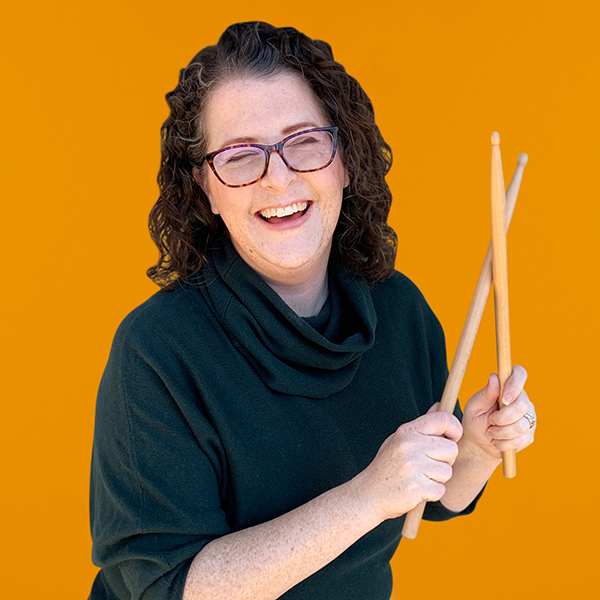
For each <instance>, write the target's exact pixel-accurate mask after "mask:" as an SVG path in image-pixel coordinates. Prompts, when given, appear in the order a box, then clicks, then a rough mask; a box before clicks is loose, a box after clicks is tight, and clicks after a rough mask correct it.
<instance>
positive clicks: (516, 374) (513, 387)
mask: <svg viewBox="0 0 600 600" xmlns="http://www.w3.org/2000/svg"><path fill="white" fill-rule="evenodd" d="M525 381H527V371H526V370H525V369H524V368H523V367H522V366H520V365H514V366H513V368H512V374H511V376H510V377H509V378H508V379H507V380H506V384H505V385H504V393H503V395H502V403H503V404H510V403H511V402H513V401H514V400H515V399H516V398H518V396H519V394H520V393H521V392H522V391H523V387H524V386H525Z"/></svg>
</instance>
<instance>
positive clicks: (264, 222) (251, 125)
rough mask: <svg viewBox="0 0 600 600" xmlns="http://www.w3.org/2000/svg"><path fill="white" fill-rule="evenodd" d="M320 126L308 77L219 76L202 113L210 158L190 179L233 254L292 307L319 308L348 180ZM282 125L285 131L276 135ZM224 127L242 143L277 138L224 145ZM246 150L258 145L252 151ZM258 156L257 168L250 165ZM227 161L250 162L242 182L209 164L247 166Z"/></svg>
mask: <svg viewBox="0 0 600 600" xmlns="http://www.w3.org/2000/svg"><path fill="white" fill-rule="evenodd" d="M329 125H330V124H329V123H327V118H326V117H325V115H324V114H323V111H322V109H321V106H320V104H319V102H318V100H317V98H316V97H315V94H314V92H313V91H312V90H311V89H310V87H309V86H308V84H307V83H306V82H305V81H304V80H303V79H302V78H301V77H300V76H298V75H296V74H292V73H285V72H284V73H279V74H276V75H270V76H268V77H262V78H260V79H259V78H256V77H254V78H243V79H242V78H237V79H233V80H231V81H228V82H226V83H224V84H222V85H220V86H219V87H217V88H216V89H215V90H213V92H212V93H211V95H210V99H209V101H208V104H207V107H206V111H205V115H204V120H203V126H204V127H205V128H206V131H207V132H208V136H207V145H208V148H209V149H211V150H212V149H215V150H213V151H212V152H210V153H209V155H208V156H212V160H213V165H215V162H216V165H218V166H216V168H214V169H213V170H211V169H209V168H208V167H207V166H205V168H204V169H203V170H202V171H199V172H197V173H196V180H197V181H198V183H199V184H200V186H201V187H202V190H203V191H204V193H205V194H206V196H207V198H208V200H209V203H210V207H211V210H212V212H213V213H214V214H216V215H220V216H221V218H222V219H223V222H224V223H225V226H226V228H227V231H228V233H229V236H230V238H231V241H232V243H233V246H234V248H235V249H236V251H237V252H238V254H239V255H240V256H241V257H242V258H243V259H244V261H245V262H246V263H248V264H249V265H250V266H251V267H252V268H253V269H254V270H255V271H257V272H258V273H259V274H260V275H261V276H262V277H263V279H265V280H266V281H267V282H269V284H270V285H271V287H273V288H274V289H275V290H276V291H277V292H278V293H279V295H280V296H281V297H282V298H283V299H284V301H286V302H287V304H288V305H289V306H291V307H292V308H293V309H294V310H295V311H296V312H297V313H298V314H299V315H301V316H313V315H316V314H318V313H319V311H320V310H321V308H322V306H323V304H324V302H325V299H326V298H327V293H326V290H327V277H326V275H327V263H328V261H329V255H330V251H331V244H332V240H333V233H334V231H335V228H336V225H337V222H338V218H339V214H340V209H341V206H342V197H343V190H344V187H347V186H348V184H349V181H348V175H347V173H346V171H345V169H344V167H343V165H342V160H341V157H340V153H339V152H338V153H336V152H335V144H334V143H333V141H334V138H333V136H332V134H331V133H330V132H329V131H324V130H322V128H325V127H328V126H329ZM307 127H311V129H309V130H307V129H306V128H307ZM302 131H304V132H305V133H303V134H302V135H297V134H298V133H300V132H302ZM288 132H293V133H292V134H291V135H290V136H288V137H286V138H285V139H284V140H282V141H281V142H279V139H280V138H281V137H282V136H283V135H284V134H286V133H288ZM232 133H234V135H235V138H236V139H237V140H244V141H246V142H250V141H252V142H257V143H258V142H262V143H266V144H273V143H275V142H277V143H276V146H277V145H279V144H281V150H280V151H279V152H272V153H271V152H265V151H264V150H261V149H260V148H253V147H251V146H250V147H248V146H246V147H242V148H237V149H236V148H229V149H227V146H229V144H227V143H226V142H227V139H228V137H229V136H230V135H231V134H232ZM223 146H225V147H226V148H225V149H224V150H218V148H223ZM255 149H256V150H258V153H257V152H251V151H252V150H255ZM234 153H235V154H234ZM224 154H225V155H227V156H226V157H224V158H221V157H222V156H223V155H224ZM257 156H258V158H259V160H258V163H259V165H258V166H259V168H258V170H257V169H256V168H254V170H252V169H253V164H254V165H255V164H256V162H257V158H256V157H257ZM236 157H237V158H236ZM250 157H252V158H250ZM232 160H237V163H239V162H242V163H243V164H245V165H247V163H248V162H250V174H249V175H248V176H247V177H246V179H249V182H250V184H247V185H243V186H241V187H237V186H236V187H230V186H229V185H228V184H226V183H225V184H224V181H222V180H220V179H219V178H217V174H218V173H221V174H222V177H228V176H229V177H232V178H235V177H240V176H243V175H244V172H246V169H248V167H247V166H246V167H245V168H241V167H238V166H237V164H236V163H234V166H231V165H230V162H231V161H232ZM267 160H268V162H267ZM224 161H229V162H224ZM295 162H298V169H296V168H293V166H292V165H294V163H295ZM205 165H206V163H205ZM261 165H263V166H261ZM311 165H313V166H312V168H311ZM265 167H266V170H265ZM304 167H305V168H304ZM299 169H301V171H300V170H299ZM240 170H241V171H242V174H241V175H240V174H239V171H240ZM251 184H254V185H251ZM299 204H300V205H301V206H304V207H305V208H304V209H303V210H302V211H300V210H299V207H298V205H299ZM294 206H295V207H296V208H295V209H294ZM267 214H268V215H269V217H267ZM286 214H287V215H288V217H287V218H286V216H285V215H286ZM293 215H297V216H295V217H294V216H293ZM290 217H291V218H290Z"/></svg>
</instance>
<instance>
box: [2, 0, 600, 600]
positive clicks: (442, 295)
mask: <svg viewBox="0 0 600 600" xmlns="http://www.w3.org/2000/svg"><path fill="white" fill-rule="evenodd" d="M251 4H252V3H249V2H247V1H244V2H241V1H239V0H229V1H224V2H216V1H201V2H192V1H177V0H173V1H171V2H168V3H167V2H160V3H159V2H154V1H152V0H145V1H143V2H142V1H141V0H140V1H137V0H136V1H133V0H119V1H116V0H104V1H103V2H101V3H100V2H95V3H80V2H75V1H73V0H56V1H54V2H29V1H23V2H20V3H11V5H10V6H7V7H5V8H4V9H3V22H2V24H1V25H0V27H1V30H0V34H1V35H0V43H1V44H2V74H1V80H0V81H1V85H2V90H3V91H2V97H1V100H0V101H1V103H2V113H1V114H2V121H3V124H2V150H1V152H2V160H1V161H0V168H1V169H2V173H3V178H2V201H1V207H2V215H3V216H2V235H1V239H2V244H3V250H2V262H3V264H4V267H3V268H4V269H5V271H6V272H5V274H4V276H3V280H4V290H3V293H2V302H3V307H2V315H3V317H4V319H3V321H4V323H3V326H2V329H3V343H2V352H3V357H2V368H3V371H4V374H3V376H2V382H3V383H2V388H3V394H2V396H3V398H2V413H3V416H2V421H1V422H2V427H3V433H2V445H3V451H2V458H3V461H4V466H3V467H2V495H1V497H0V502H1V513H0V514H1V515H2V521H3V524H2V536H1V537H2V546H3V547H2V558H1V560H0V564H1V565H2V569H3V571H4V573H3V576H2V597H3V598H7V599H9V598H10V599H11V600H13V599H14V600H20V599H34V598H35V599H42V600H46V599H48V600H49V599H61V600H70V599H76V598H86V597H87V594H88V593H89V588H90V585H91V582H92V579H93V577H94V574H95V572H96V570H97V569H96V568H95V567H94V566H93V565H92V564H91V560H90V550H91V541H90V535H89V529H88V513H87V509H88V478H89V463H90V454H91V443H92V432H93V418H94V405H95V396H96V391H97V387H98V383H99V381H100V377H101V374H102V371H103V369H104V366H105V364H106V360H107V357H108V352H109V348H110V344H111V341H112V338H113V335H114V332H115V330H116V328H117V326H118V324H119V323H120V321H121V320H122V319H123V317H124V316H125V315H126V314H127V313H128V312H129V311H131V310H132V309H133V308H134V307H135V306H137V305H138V304H140V303H141V302H143V301H144V300H145V299H146V298H147V297H148V296H150V295H151V294H153V293H154V292H155V291H156V290H157V288H156V286H155V285H154V284H153V283H152V282H151V281H150V280H149V279H147V278H146V276H145V271H146V269H147V268H148V267H149V266H150V265H152V264H153V263H154V262H155V261H156V258H157V251H156V248H155V247H154V246H153V244H152V242H151V240H150V237H149V235H148V232H147V216H148V212H149V210H150V208H151V206H152V204H153V203H154V201H155V199H156V196H157V186H156V174H157V170H158V165H159V128H160V125H161V123H162V122H163V120H164V119H165V118H166V116H167V106H166V103H165V101H164V95H165V93H166V92H167V91H169V90H171V89H172V88H173V87H175V85H176V82H177V76H178V71H179V69H180V68H181V67H183V66H184V65H185V64H187V62H188V61H189V59H190V58H191V57H192V56H193V55H194V54H195V53H196V52H197V51H198V50H199V49H200V48H202V47H204V46H205V45H208V44H212V43H215V42H216V41H217V39H218V36H219V34H220V33H221V32H222V31H223V30H224V29H225V27H226V26H227V25H229V24H230V23H232V22H235V21H245V20H256V19H261V20H265V21H268V22H271V23H273V24H275V25H279V26H284V25H292V26H295V27H297V28H298V29H300V30H301V31H303V32H305V33H307V34H308V35H310V36H311V37H315V38H320V39H324V40H327V41H328V42H330V43H331V45H332V47H333V49H334V53H335V56H336V58H337V59H338V60H339V61H340V62H342V64H344V65H345V66H346V68H347V70H348V71H349V72H350V73H351V74H352V75H354V76H355V77H356V78H357V79H358V80H359V81H360V82H361V83H362V85H363V87H364V89H365V90H366V91H367V93H368V95H369V96H370V97H371V99H372V100H373V103H374V105H375V109H376V117H377V122H378V124H379V126H380V128H381V130H382V132H383V134H384V136H385V137H386V139H387V140H388V142H389V143H390V144H391V146H392V148H393V151H394V166H393V168H392V171H391V173H390V175H389V184H390V186H391V188H392V191H393V193H394V198H395V200H394V206H393V210H392V215H391V223H392V225H393V226H394V227H395V229H396V231H397V233H398V238H399V248H398V260H397V268H398V269H399V270H401V271H403V272H405V273H406V274H407V275H408V276H409V277H411V278H412V279H413V280H414V281H415V282H416V283H417V284H418V285H419V287H420V288H421V290H422V291H423V293H424V294H425V296H426V298H427V299H428V301H429V303H430V304H431V306H432V307H433V309H434V310H435V312H436V313H437V315H438V317H439V318H440V320H441V322H442V324H443V325H444V328H445V331H446V336H447V344H448V354H449V358H450V359H451V358H452V355H453V353H454V350H455V348H456V344H457V342H458V337H459V335H460V331H461V328H462V325H463V322H464V319H465V316H466V312H467V308H468V305H469V302H470V299H471V295H472V293H473V290H474V287H475V283H476V280H477V276H478V274H479V269H480V266H481V263H482V260H483V257H484V254H485V250H486V248H487V244H488V241H489V237H490V222H489V219H490V217H489V185H490V184H489V170H490V166H489V165H490V134H491V133H492V131H494V130H497V131H499V132H500V135H501V138H502V145H501V149H502V157H503V162H504V173H505V178H506V183H508V181H509V179H510V176H511V175H512V172H513V169H514V166H515V164H516V160H517V156H518V155H519V153H521V152H526V153H527V154H528V155H529V164H528V166H527V168H526V170H525V175H524V178H523V184H522V187H521V192H520V195H519V200H518V202H517V208H516V211H515V216H514V219H513V225H512V226H511V231H510V235H509V239H508V247H509V285H510V302H511V305H510V309H511V327H512V353H513V362H514V363H518V364H522V365H524V366H525V367H526V368H527V370H528V371H529V374H530V378H529V381H528V385H527V389H528V392H529V395H530V397H531V398H532V399H533V400H534V402H535V403H536V406H537V411H538V416H539V427H538V433H537V436H536V443H535V444H534V445H533V446H532V447H531V448H529V449H528V450H527V451H525V452H523V453H520V454H519V455H518V457H517V468H518V476H517V477H516V478H515V479H514V480H511V481H509V480H506V479H503V478H502V476H501V474H500V473H496V474H495V475H494V476H493V478H492V480H491V482H490V484H489V486H488V489H487V491H486V494H485V496H484V498H483V500H482V502H481V503H480V505H479V507H478V509H477V511H476V512H475V513H474V514H473V515H472V516H470V517H468V518H464V519H456V520H453V521H451V522H448V523H441V524H430V523H424V524H423V525H422V527H421V531H420V533H419V536H418V538H417V539H416V540H415V541H407V540H405V541H403V542H402V543H401V545H400V548H399V550H398V552H397V553H396V556H395V558H394V560H393V570H394V574H395V587H394V598H397V599H398V598H401V599H403V600H417V599H423V598H425V599H426V598H445V599H448V600H451V599H461V600H468V599H476V598H477V599H479V598H481V597H484V598H486V600H495V599H501V598H502V599H503V598H507V597H510V598H516V599H520V598H542V597H544V598H561V597H564V596H565V595H569V596H570V597H576V598H591V597H597V596H595V594H597V593H598V590H599V586H598V575H597V566H598V551H597V549H596V543H597V539H598V536H599V535H600V530H599V529H600V528H599V520H598V513H599V511H598V507H597V502H598V500H597V492H598V483H597V481H598V477H597V473H598V458H597V448H598V442H597V438H598V425H597V421H596V416H597V409H595V408H594V406H596V403H597V401H598V400H597V398H596V394H597V389H596V385H597V379H598V378H597V374H598V359H599V353H598V350H597V348H598V337H599V335H598V334H599V333H600V332H599V331H598V300H597V292H598V283H597V276H598V259H599V252H598V216H599V212H600V211H599V207H598V204H599V191H600V190H599V185H598V163H599V159H600V153H599V151H598V148H599V140H600V135H599V134H600V131H599V129H600V117H599V106H600V103H599V100H600V94H599V87H600V84H599V81H600V52H599V48H600V44H599V43H598V31H599V29H600V10H599V4H598V2H596V1H594V2H579V1H577V0H575V1H571V2H563V1H560V2H559V1H556V0H546V1H541V0H538V1H533V2H528V1H527V0H507V1H504V2H496V3H491V2H489V3H488V2H475V1H474V0H473V1H467V0H455V1H453V2H445V1H437V2H431V1H422V2H408V1H407V2H404V1H399V2H381V1H378V0H372V1H370V2H363V1H361V2H357V1H354V0H348V1H344V2H342V1H339V0H333V1H325V0H320V1H318V2H316V1H314V0H304V1H303V2H298V3H289V2H272V3H269V5H270V8H260V9H259V8H252V7H251V6H250V5H251ZM257 6H258V4H257ZM492 307H493V306H492V299H491V298H490V301H489V306H488V308H487V310H486V314H485V316H484V320H483V322H482V325H481V328H480V332H479V336H478V338H477V341H476V344H475V348H474V350H473V354H472V358H471V361H470V364H469V369H468V371H467V375H466V378H465V381H464V383H463V388H462V391H461V398H462V399H463V400H466V399H467V398H468V397H469V396H470V395H471V394H472V393H473V392H474V391H476V390H477V389H479V388H480V387H482V386H483V385H484V384H485V382H486V380H487V377H488V375H489V373H490V372H492V371H494V370H495V343H494V327H493V310H492ZM365 600H368V599H365Z"/></svg>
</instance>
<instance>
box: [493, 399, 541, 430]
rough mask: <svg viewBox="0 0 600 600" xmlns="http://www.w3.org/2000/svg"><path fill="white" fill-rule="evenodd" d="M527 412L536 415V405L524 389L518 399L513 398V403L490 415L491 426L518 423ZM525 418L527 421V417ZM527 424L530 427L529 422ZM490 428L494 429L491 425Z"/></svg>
mask: <svg viewBox="0 0 600 600" xmlns="http://www.w3.org/2000/svg"><path fill="white" fill-rule="evenodd" d="M526 413H530V414H532V415H533V416H535V407H534V406H533V404H532V402H531V401H530V400H529V397H528V396H527V392H526V391H525V390H523V391H521V393H520V394H519V397H518V398H517V399H516V400H513V402H512V403H511V404H509V405H508V406H503V407H502V408H500V409H499V410H497V411H495V412H493V413H492V414H491V415H490V416H489V419H488V422H489V423H490V425H491V426H497V427H505V426H507V425H512V424H516V423H517V422H518V421H520V420H522V419H523V417H524V416H525V414H526ZM524 420H525V422H527V419H524ZM527 426H528V427H529V422H527ZM490 429H493V427H490ZM495 431H498V430H495ZM521 433H524V432H521Z"/></svg>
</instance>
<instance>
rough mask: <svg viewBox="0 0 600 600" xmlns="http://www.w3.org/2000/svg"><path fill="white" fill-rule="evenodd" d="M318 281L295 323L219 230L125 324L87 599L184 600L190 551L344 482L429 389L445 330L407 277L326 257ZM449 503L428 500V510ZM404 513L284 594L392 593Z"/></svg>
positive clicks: (380, 596)
mask: <svg viewBox="0 0 600 600" xmlns="http://www.w3.org/2000/svg"><path fill="white" fill-rule="evenodd" d="M329 277H330V296H329V301H328V302H327V303H326V304H325V307H324V308H323V310H322V312H321V313H320V314H319V315H317V316H316V317H312V318H310V319H303V318H301V317H298V316H297V315H296V314H295V313H294V312H293V311H292V310H291V309H290V308H289V307H288V306H287V305H286V304H285V303H284V302H283V301H282V300H281V298H280V297H279V296H278V295H277V294H276V293H275V292H274V291H273V290H272V289H271V288H270V287H269V286H268V285H266V284H265V283H264V282H263V281H262V280H261V279H260V278H259V277H258V276H257V275H256V274H255V273H254V272H253V271H252V270H251V269H250V268H249V267H248V266H247V265H246V264H245V263H244V262H243V261H242V259H241V258H239V256H238V255H237V254H236V252H235V250H234V249H233V247H232V246H231V245H230V244H229V243H226V244H225V245H224V247H223V248H219V249H216V250H215V251H214V253H213V257H212V261H211V266H210V267H209V268H207V269H205V270H204V271H203V272H202V273H201V275H200V276H199V277H198V278H197V279H196V280H195V281H194V282H193V285H190V284H186V285H179V286H178V287H177V288H176V290H175V291H173V292H169V293H165V292H157V293H156V294H155V295H153V296H152V297H151V298H149V299H148V300H147V301H146V302H144V303H143V304H142V305H141V306H139V307H138V308H136V309H135V310H133V311H132V312H131V313H130V314H129V315H128V316H127V317H126V318H125V319H124V320H123V322H122V323H121V325H120V326H119V328H118V330H117V333H116V335H115V339H114V342H113V345H112V348H111V352H110V357H109V360H108V364H107V366H106V370H105V371H104V375H103V377H102V381H101V383H100V389H99V393H98V402H97V408H96V427H95V434H94V449H93V457H92V477H91V499H90V514H91V524H92V537H93V541H94V547H93V560H94V563H95V564H96V565H98V566H100V567H102V569H101V571H100V572H99V574H98V576H97V578H96V580H95V582H94V585H93V588H92V594H91V598H92V599H93V600H99V599H109V598H110V599H115V598H118V599H123V600H124V599H130V598H143V599H145V600H150V599H174V600H179V599H180V598H181V596H182V592H183V587H184V582H185V578H186V574H187V571H188V569H189V566H190V563H191V561H192V559H193V558H194V556H195V555H196V554H197V553H198V552H199V551H200V550H201V549H202V548H203V546H205V545H206V544H207V543H209V542H210V541H211V540H213V539H215V538H217V537H219V536H223V535H226V534H228V533H230V532H232V531H238V530H240V529H244V528H247V527H250V526H252V525H257V524H259V523H263V522H265V521H268V520H270V519H273V518H275V517H277V516H279V515H281V514H284V513H286V512H289V511H290V510H292V509H293V508H295V507H297V506H299V505H301V504H304V503H306V502H308V501H309V500H311V499H312V498H315V497H316V496H318V495H319V494H321V493H322V492H324V491H326V490H328V489H331V488H332V487H334V486H337V485H340V484H342V483H344V482H346V481H348V480H349V479H351V478H352V477H353V476H355V475H356V474H357V473H358V472H359V471H361V470H363V469H364V468H365V467H367V465H368V464H369V463H370V462H371V461H372V460H373V458H374V457H375V455H376V453H377V450H378V449H379V447H380V446H381V444H382V443H383V441H384V440H385V439H386V438H387V437H388V436H389V435H391V434H392V433H393V432H394V431H395V430H396V429H397V428H398V427H399V426H400V425H401V424H402V423H405V422H407V421H410V420H412V419H415V418H416V417H418V416H419V415H422V414H423V413H425V412H426V411H427V409H428V408H429V407H430V406H431V404H432V403H433V402H435V401H436V400H439V399H440V397H441V395H442V391H443V387H444V383H445V380H446V377H447V366H446V354H445V345H444V335H443V331H442V328H441V326H440V324H439V322H438V320H437V319H436V317H435V315H434V314H433V312H432V311H431V309H430V308H429V306H428V305H427V303H426V302H425V299H424V298H423V296H422V295H421V293H420V292H419V290H418V289H417V288H416V287H415V286H414V284H412V283H411V282H410V281H409V280H408V279H407V278H406V277H405V276H403V275H401V274H400V273H396V274H394V275H393V276H392V277H391V278H390V279H389V280H387V281H385V282H383V283H379V284H377V285H376V286H375V287H374V288H373V289H372V290H370V289H369V287H368V286H367V284H366V282H365V281H364V280H363V279H362V278H359V277H357V278H351V277H350V276H349V275H348V274H347V273H346V272H345V271H344V270H343V269H342V268H340V267H339V266H336V265H333V264H331V265H330V276H329ZM457 414H459V413H457ZM475 503H476V501H475V502H473V503H472V505H471V506H470V507H468V509H467V510H465V511H463V513H460V514H467V513H468V512H471V511H472V510H473V508H474V506H475ZM456 514H457V513H452V512H450V511H448V510H446V509H445V508H444V507H443V506H442V505H441V504H440V503H439V502H438V503H434V504H429V505H428V507H427V510H426V514H425V518H428V519H430V520H444V519H448V518H451V517H453V516H455V515H456ZM403 521H404V518H398V519H392V520H388V521H385V522H384V523H382V524H381V525H380V526H379V527H377V528H375V529H374V530H372V531H371V532H369V533H368V534H367V535H365V536H364V537H362V538H361V539H360V540H359V541H358V542H356V543H355V544H354V545H353V546H351V547H350V548H348V550H346V551H345V552H344V553H343V554H342V555H340V556H339V557H338V558H337V559H336V560H334V561H333V562H331V563H330V564H329V565H327V566H326V567H324V568H323V569H321V570H320V571H318V572H317V573H315V574H314V575H312V576H311V577H309V578H308V579H306V580H304V581H303V582H301V583H300V584H298V585H297V586H295V587H294V588H293V589H291V590H290V591H289V592H287V593H286V594H285V595H284V596H282V598H285V599H286V600H301V599H302V600H320V599H323V600H336V599H340V600H341V599H344V600H352V599H356V600H359V599H360V600H384V599H385V600H387V599H388V598H389V597H390V594H391V589H392V575H391V569H390V565H389V561H390V559H391V557H392V555H393V554H394V551H395V549H396V547H397V545H398V542H399V541H400V537H401V530H402V524H403Z"/></svg>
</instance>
